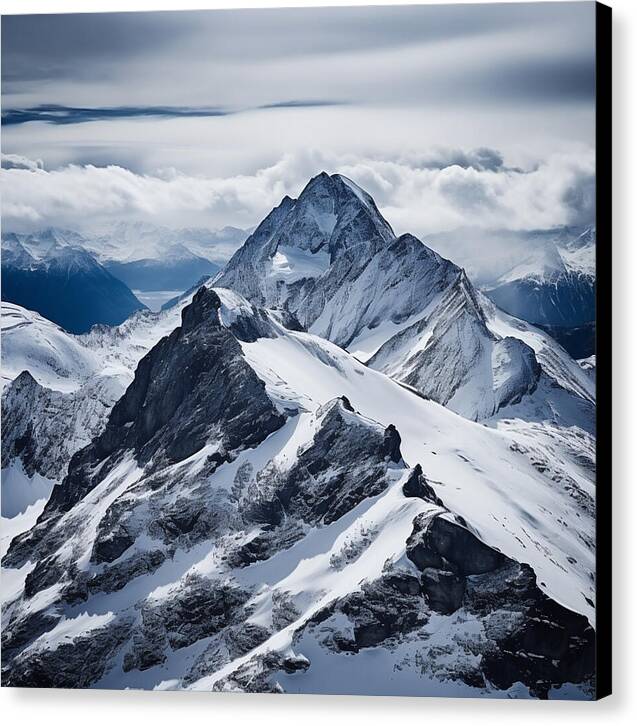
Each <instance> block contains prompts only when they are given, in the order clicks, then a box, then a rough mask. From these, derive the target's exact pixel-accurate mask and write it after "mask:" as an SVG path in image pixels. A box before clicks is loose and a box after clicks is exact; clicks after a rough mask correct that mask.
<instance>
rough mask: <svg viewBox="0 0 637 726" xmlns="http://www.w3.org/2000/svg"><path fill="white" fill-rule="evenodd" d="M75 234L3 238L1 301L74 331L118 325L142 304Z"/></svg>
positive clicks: (47, 233)
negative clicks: (98, 326) (30, 311)
mask: <svg viewBox="0 0 637 726" xmlns="http://www.w3.org/2000/svg"><path fill="white" fill-rule="evenodd" d="M77 242H78V238H77V237H76V236H75V235H69V234H67V235H64V234H62V233H59V232H58V231H57V230H46V231H45V232H43V233H42V234H38V235H18V234H7V235H4V236H3V238H2V299H3V300H6V301H8V302H13V303H16V304H18V305H21V306H23V307H25V308H28V309H29V310H35V311H37V312H39V313H41V314H42V315H44V316H45V317H46V318H48V319H49V320H52V321H53V322H55V323H58V324H59V325H61V326H62V327H63V328H65V329H66V330H68V331H70V332H73V333H82V332H85V331H86V330H89V329H90V327H91V326H92V325H95V324H97V323H103V324H105V325H117V324H119V323H121V322H122V321H124V320H125V319H126V318H127V317H128V316H129V315H131V313H133V312H135V311H136V310H140V309H142V308H143V307H144V305H143V304H142V303H141V302H140V301H139V300H138V299H137V298H136V297H135V295H134V294H133V293H132V292H131V290H130V289H129V288H128V287H127V286H126V285H125V284H124V283H123V282H122V281H121V280H118V279H117V278H116V277H114V276H113V275H112V274H111V273H110V272H109V271H108V270H106V269H105V268H104V267H103V265H101V264H100V263H99V262H98V261H97V260H96V259H95V258H94V257H93V255H92V254H91V253H90V252H88V251H87V250H86V249H84V247H82V246H79V245H78V244H77Z"/></svg>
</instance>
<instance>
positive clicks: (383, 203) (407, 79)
mask: <svg viewBox="0 0 637 726" xmlns="http://www.w3.org/2000/svg"><path fill="white" fill-rule="evenodd" d="M594 51H595V26H594V3H592V2H590V3H589V2H583V3H579V2H575V3H531V4H509V5H507V4H489V5H459V6H453V5H447V6H410V7H386V8H378V7H367V8H365V7H358V8H329V9H326V8H322V9H304V10H300V9H299V10H293V9H280V10H245V11H209V12H205V11H204V12H201V11H196V12H174V13H124V14H115V13H113V14H86V15H48V16H47V15H40V16H5V17H3V19H2V107H3V119H2V123H3V128H2V136H3V138H2V151H3V155H4V157H3V167H5V168H4V169H3V171H2V191H3V217H4V222H3V223H4V228H5V229H7V228H8V227H24V228H26V227H29V226H31V227H32V226H43V225H46V224H63V225H65V226H80V227H81V226H82V225H85V224H86V220H91V222H92V223H93V224H100V223H101V222H102V221H108V220H110V219H118V218H146V219H152V220H154V221H161V222H163V223H167V224H175V225H183V224H190V225H195V224H197V225H200V224H205V225H208V226H212V227H219V226H223V225H225V224H233V225H238V226H251V225H254V224H256V223H257V222H258V221H259V220H260V218H261V217H262V216H263V215H264V214H265V213H267V212H268V211H269V209H270V208H271V207H272V206H273V205H274V204H276V203H277V202H278V201H279V199H280V197H281V196H282V195H283V194H286V193H289V194H292V195H297V194H298V193H299V191H300V190H301V188H302V187H303V185H304V184H305V182H306V181H307V179H308V178H309V177H310V176H312V175H314V174H316V173H318V172H319V171H321V170H323V169H325V170H327V171H330V172H333V171H342V172H344V173H346V174H348V175H349V176H351V177H352V178H353V179H354V180H355V181H357V182H358V183H359V184H361V185H362V186H364V187H366V188H367V189H368V190H369V191H370V192H371V193H372V195H374V196H375V198H376V199H377V202H378V203H379V206H380V207H381V209H382V211H383V212H384V213H385V214H386V216H387V217H388V219H389V221H390V222H391V223H392V224H393V225H394V227H395V228H396V229H397V231H399V232H403V231H407V230H409V231H413V232H415V233H416V234H421V235H422V234H425V233H427V232H435V231H440V230H446V229H453V228H454V227H458V226H465V225H467V224H475V225H478V226H481V227H490V226H510V227H514V228H522V229H528V228H535V227H544V226H551V225H554V224H564V223H569V222H574V221H579V220H580V219H585V218H587V217H588V218H590V217H591V216H592V213H593V209H592V206H591V205H592V189H593V187H594V177H593V173H594V146H593V144H594V91H595V75H594V63H595V54H594Z"/></svg>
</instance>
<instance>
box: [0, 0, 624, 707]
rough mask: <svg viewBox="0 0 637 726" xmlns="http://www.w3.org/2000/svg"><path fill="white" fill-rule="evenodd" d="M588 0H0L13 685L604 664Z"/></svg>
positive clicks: (574, 689)
mask: <svg viewBox="0 0 637 726" xmlns="http://www.w3.org/2000/svg"><path fill="white" fill-rule="evenodd" d="M599 12H600V10H599V8H598V7H597V6H596V5H595V4H594V3H590V2H569V3H553V2H550V3H527V4H478V5H424V6H406V7H355V8H348V7H341V8H315V9H303V8H299V9H294V8H287V9H269V10H265V9H264V10H232V11H230V10H227V11H221V10H218V11H197V12H148V13H144V12H140V13H121V14H59V15H32V16H27V15H22V16H19V15H16V16H5V17H3V18H2V172H1V175H2V176H1V179H2V339H1V340H2V387H3V392H2V530H1V535H2V603H3V604H2V685H3V686H17V687H51V688H95V689H127V688H135V689H149V690H152V689H155V690H193V691H211V692H218V691H235V692H237V691H238V692H248V693H252V692H266V693H304V694H309V693H313V694H351V695H367V696H373V695H390V696H446V697H451V696H453V697H479V698H482V697H484V698H494V697H498V698H520V699H580V700H582V699H584V700H586V699H594V698H596V697H597V696H598V695H600V693H599V690H598V689H597V685H598V684H599V682H600V679H602V678H604V677H607V675H608V674H607V672H606V670H605V668H604V669H602V668H600V667H599V665H598V663H599V659H598V657H597V656H598V654H599V653H600V648H601V647H602V645H603V642H605V638H602V637H601V636H600V635H599V634H600V633H601V632H602V630H601V628H603V627H604V624H605V623H606V622H607V618H606V616H605V617H604V618H602V617H601V616H602V609H601V607H602V605H601V601H600V599H599V598H598V595H597V585H596V583H597V575H598V567H597V564H596V563H597V560H596V552H597V547H598V546H600V547H601V546H602V545H601V542H602V535H603V532H602V529H601V526H598V525H597V524H596V516H597V506H598V502H600V506H602V504H601V502H602V497H603V496H605V495H604V492H602V491H601V487H602V486H604V487H605V489H604V491H605V492H608V490H609V487H610V481H606V480H605V477H601V476H600V477H599V479H600V491H599V492H596V483H597V479H598V476H597V473H598V458H597V446H596V428H597V424H596V414H597V409H596V360H597V359H596V355H597V351H596V336H597V327H598V325H599V327H600V329H601V328H602V327H603V326H604V324H605V323H604V321H602V320H601V319H597V318H596V297H597V296H596V257H597V255H596V249H597V248H596V240H597V232H598V230H599V232H600V234H602V235H603V236H604V239H603V248H604V250H602V251H601V252H600V259H601V257H602V256H603V255H605V254H606V251H607V253H608V254H610V235H609V233H608V234H607V230H606V229H604V228H603V226H602V220H601V217H599V215H600V214H601V211H600V209H599V205H598V204H597V201H596V200H597V199H598V191H599V190H598V184H601V182H602V180H601V177H600V178H598V177H597V168H598V167H597V157H598V156H599V154H600V148H599V143H602V142H601V141H600V142H599V143H596V131H597V132H598V139H601V138H602V136H600V135H599V133H600V129H602V124H603V117H602V110H600V107H599V104H598V106H597V110H596V102H598V100H599V98H600V96H599V94H602V93H606V91H605V90H604V89H605V88H606V86H605V85H604V82H605V78H606V77H605V76H603V75H600V71H599V69H600V65H599V63H600V57H601V55H602V54H604V53H609V52H610V48H606V49H604V48H601V47H600V45H599V37H600V32H601V30H600V25H599V24H600V22H601V21H600V19H599V18H600V16H599ZM604 17H605V16H604ZM596 69H597V75H596ZM609 92H610V90H609V88H608V93H609ZM596 147H597V148H596ZM604 156H606V155H604ZM607 181H608V180H607ZM600 269H601V268H600ZM608 326H609V323H608ZM600 355H601V354H600ZM600 385H601V381H600ZM600 434H601V432H600ZM601 455H602V454H601V453H600V456H601ZM599 569H600V570H601V568H599ZM608 569H609V568H608ZM601 576H603V573H602V572H601V571H600V577H601ZM600 620H602V621H603V622H600ZM602 641H603V642H602ZM600 642H601V643H602V645H600ZM608 667H610V666H608ZM602 695H603V694H602Z"/></svg>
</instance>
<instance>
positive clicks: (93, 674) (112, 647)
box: [3, 620, 131, 688]
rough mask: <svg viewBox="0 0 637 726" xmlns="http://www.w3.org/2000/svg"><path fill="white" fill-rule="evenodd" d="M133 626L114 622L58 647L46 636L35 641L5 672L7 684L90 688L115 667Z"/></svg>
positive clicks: (25, 686)
mask: <svg viewBox="0 0 637 726" xmlns="http://www.w3.org/2000/svg"><path fill="white" fill-rule="evenodd" d="M130 629H131V623H130V621H126V620H123V621H112V622H110V623H109V624H108V625H105V626H104V627H101V628H97V629H94V630H91V631H90V632H89V633H87V634H86V635H83V636H80V637H78V638H75V639H74V640H73V641H72V642H69V643H65V642H63V641H62V642H60V643H59V644H56V645H55V646H54V647H47V643H46V639H45V640H44V642H43V643H39V642H38V641H35V642H34V643H33V644H32V645H31V646H30V648H29V649H28V650H26V651H23V652H22V653H21V654H20V655H19V656H17V657H16V658H15V659H14V661H13V662H12V666H11V670H10V671H8V672H3V682H4V685H6V686H18V687H20V688H28V687H33V688H89V687H90V686H91V685H92V684H93V683H94V682H95V680H97V679H98V678H100V677H101V676H102V675H103V674H104V673H105V672H106V671H107V670H108V669H109V668H110V667H111V666H112V661H111V659H112V657H113V656H114V655H115V653H116V652H117V651H118V649H119V648H120V647H121V645H122V643H124V642H125V641H126V639H127V638H128V637H129V635H130ZM42 637H43V638H46V636H44V635H43V636H42ZM3 658H4V653H3ZM88 664H90V667H87V665H88Z"/></svg>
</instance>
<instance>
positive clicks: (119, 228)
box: [84, 222, 248, 291]
mask: <svg viewBox="0 0 637 726" xmlns="http://www.w3.org/2000/svg"><path fill="white" fill-rule="evenodd" d="M247 236H248V233H247V232H246V231H245V230H242V229H238V228H236V227H224V228H223V229H221V230H216V231H213V230H208V229H203V228H183V229H170V228H168V227H160V226H155V225H152V224H148V223H143V222H119V223H117V224H114V225H113V226H112V227H110V228H109V229H107V230H106V231H105V232H102V233H100V234H98V235H88V236H86V238H85V240H84V247H85V248H86V249H88V250H90V251H91V252H93V253H94V255H95V256H96V257H97V258H98V259H99V260H100V262H101V263H102V264H103V265H104V267H105V268H106V269H107V270H108V271H109V272H111V273H112V274H113V275H114V276H115V277H117V278H118V279H120V280H122V282H125V283H126V284H127V285H128V286H129V287H130V288H131V289H133V290H141V291H153V290H186V289H187V288H189V287H190V286H191V285H194V284H195V283H196V282H197V280H199V279H200V278H201V277H202V276H203V275H213V274H215V273H216V272H218V271H219V269H220V267H221V266H222V265H223V264H224V263H225V262H226V261H227V260H228V258H229V257H230V256H231V254H232V253H233V252H234V251H235V250H236V249H237V247H239V245H240V244H241V243H242V242H243V241H244V240H245V238H246V237H247Z"/></svg>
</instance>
